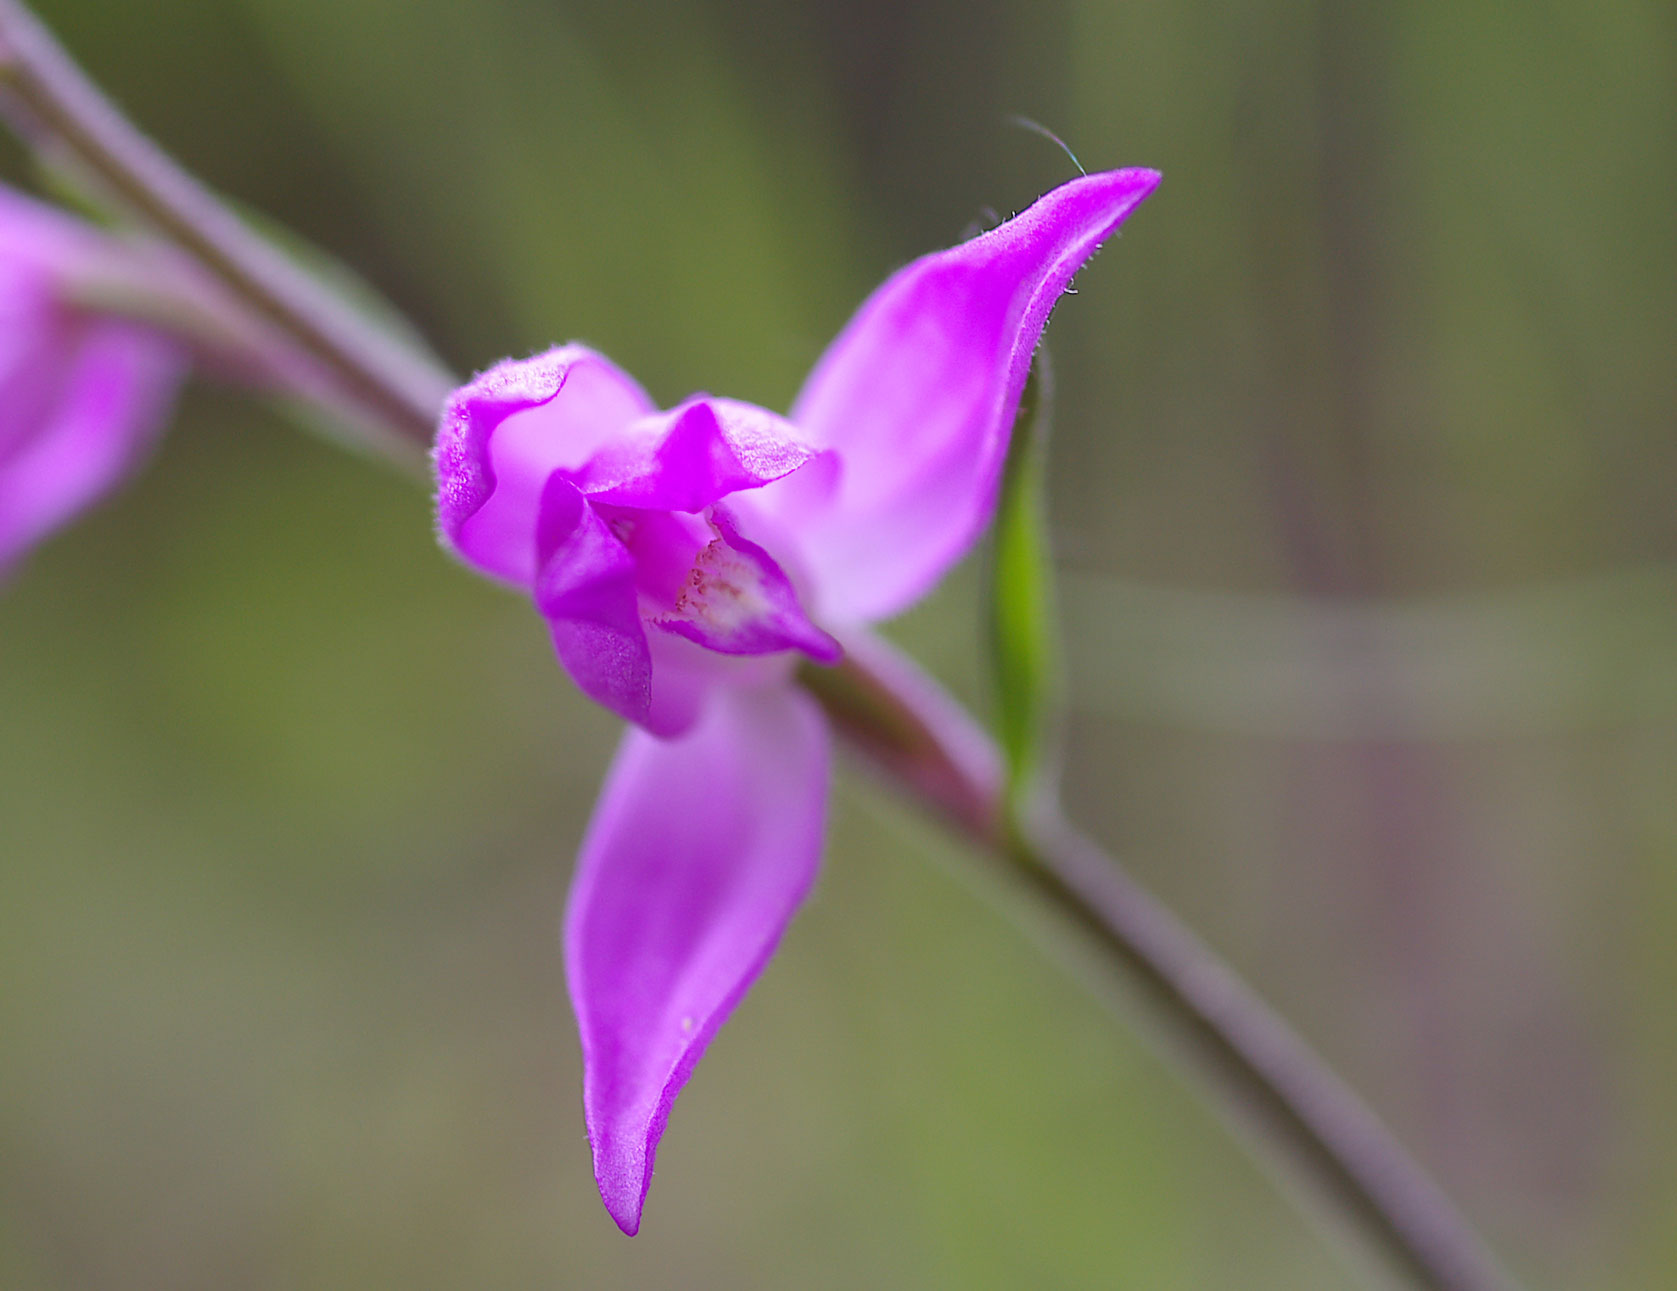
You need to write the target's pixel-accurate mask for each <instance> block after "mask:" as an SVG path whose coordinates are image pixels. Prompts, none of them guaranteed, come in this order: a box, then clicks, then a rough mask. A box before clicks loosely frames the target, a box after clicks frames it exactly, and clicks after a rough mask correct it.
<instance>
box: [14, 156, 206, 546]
mask: <svg viewBox="0 0 1677 1291" xmlns="http://www.w3.org/2000/svg"><path fill="white" fill-rule="evenodd" d="M125 254H127V251H126V247H125V245H124V244H122V243H120V242H118V241H117V240H116V239H114V238H112V237H110V236H108V235H106V234H104V233H102V232H100V231H99V230H98V229H96V228H95V227H94V226H92V225H90V224H86V223H84V222H82V221H81V220H78V219H76V218H74V217H73V216H70V215H66V214H64V213H63V212H60V211H58V210H55V209H54V208H52V207H50V206H46V205H43V204H42V203H39V202H36V201H33V200H32V199H30V198H27V197H24V196H23V195H22V194H20V193H17V192H14V191H12V190H10V189H7V188H4V187H0V575H4V574H5V573H6V572H7V571H8V570H9V569H10V568H11V567H12V566H13V565H15V564H16V562H17V561H18V560H19V558H20V557H22V556H23V555H24V553H25V552H27V551H28V550H29V549H30V548H31V547H33V546H34V545H35V544H36V543H38V542H40V541H41V540H42V539H43V538H45V537H47V536H48V535H49V534H51V533H52V532H53V531H54V530H56V529H58V528H60V527H61V526H63V525H64V524H67V523H68V522H69V521H70V520H72V519H74V518H75V516H76V515H77V514H79V513H80V512H81V511H83V510H84V509H86V508H87V507H89V506H91V505H93V504H94V503H95V502H97V501H98V500H99V499H100V498H102V497H104V496H105V495H106V494H107V493H109V492H110V491H111V490H112V489H114V488H115V487H116V486H117V485H119V484H120V483H121V482H122V481H123V480H124V479H125V478H126V477H127V476H128V474H129V473H130V472H131V471H133V470H134V469H135V468H136V467H137V466H138V465H139V463H140V462H141V461H142V460H143V458H144V457H145V455H146V453H147V451H148V450H149V449H150V448H151V446H152V444H153V443H154V441H155V440H156V437H157V433H158V431H159V430H160V428H161V427H162V424H163V419H164V417H165V415H166V413H167V411H168V406H169V402H170V400H171V398H172V396H173V393H174V390H175V388H176V385H177V383H178V382H179V380H180V378H181V376H182V374H183V373H184V371H185V366H186V358H185V355H184V353H183V352H182V351H181V349H180V348H179V347H178V346H177V345H176V344H174V343H173V342H172V341H170V340H169V339H167V338H166V337H164V336H163V335H162V334H161V333H159V332H157V331H154V330H153V329H151V328H148V327H145V326H143V325H141V324H138V323H132V322H128V321H125V320H122V319H117V318H112V317H109V316H106V315H102V314H98V313H95V312H92V311H89V310H86V309H83V308H80V307H79V306H77V305H76V304H74V303H73V302H72V299H71V288H72V287H73V286H74V285H75V284H76V283H77V282H78V281H79V280H80V279H82V278H83V277H84V275H86V274H88V273H89V272H90V271H93V270H95V269H97V268H98V267H99V266H102V265H107V264H108V263H109V262H110V261H111V260H112V259H113V257H115V258H121V257H122V256H124V255H125Z"/></svg>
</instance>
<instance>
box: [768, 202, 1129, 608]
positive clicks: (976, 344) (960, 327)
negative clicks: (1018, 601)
mask: <svg viewBox="0 0 1677 1291" xmlns="http://www.w3.org/2000/svg"><path fill="white" fill-rule="evenodd" d="M1158 182H1159V176H1158V174H1157V173H1156V172H1154V171H1151V170H1119V171H1111V172H1108V173H1105V174H1096V175H1088V176H1085V177H1083V178H1081V179H1074V180H1072V181H1071V182H1070V183H1067V184H1063V185H1061V186H1060V187H1059V188H1056V189H1054V190H1053V191H1052V192H1050V193H1048V194H1046V195H1045V196H1044V197H1042V198H1040V199H1039V200H1038V201H1037V202H1036V203H1035V204H1034V205H1032V206H1031V207H1030V208H1029V209H1027V210H1026V211H1024V212H1023V213H1022V214H1020V215H1018V216H1015V217H1014V218H1013V219H1011V220H1009V221H1007V222H1006V223H1005V224H1002V225H1000V226H999V227H997V228H995V229H992V230H990V231H989V232H988V233H985V234H982V235H980V236H979V237H976V238H973V239H972V240H971V241H970V242H966V243H963V244H962V245H960V246H958V247H954V248H952V249H950V250H948V251H941V252H937V253H936V254H933V255H929V256H925V257H923V258H922V259H919V260H916V261H915V262H913V263H912V264H910V265H908V266H907V267H906V268H904V269H902V270H900V271H899V272H897V273H896V274H894V275H892V277H891V278H889V279H888V280H887V281H886V282H885V283H884V285H883V286H881V287H880V288H879V289H878V290H877V291H876V292H874V294H873V295H872V296H871V297H869V298H868V300H867V301H866V302H864V304H863V305H862V307H861V308H860V309H859V310H858V311H857V312H856V315H855V316H854V317H853V318H852V319H851V321H850V323H849V324H848V325H847V326H846V327H845V328H844V330H843V331H842V332H841V333H840V334H839V336H838V339H837V340H835V341H834V342H833V344H832V345H831V346H830V347H828V349H827V352H826V354H825V355H823V356H822V358H821V361H820V362H819V363H818V364H817V365H816V367H815V370H814V372H812V373H811V374H810V378H809V381H808V382H807V383H806V384H805V386H804V388H803V392H802V393H801V394H800V395H799V396H798V400H797V402H796V404H795V405H794V406H793V409H792V420H793V421H794V422H795V423H796V424H797V425H798V426H799V427H801V428H802V429H803V430H805V431H806V432H807V433H809V434H810V435H812V437H813V438H814V439H815V440H816V441H817V442H819V443H821V444H823V445H824V446H826V447H830V448H831V449H832V450H833V452H834V454H835V456H836V458H837V461H838V469H837V472H836V475H835V474H834V473H833V472H832V471H831V470H827V471H816V470H810V471H805V472H800V473H799V474H798V475H795V476H793V477H791V478H790V479H788V480H786V481H784V482H782V483H781V484H777V485H773V486H771V487H770V488H768V489H766V490H764V491H763V493H762V495H761V496H760V498H758V499H756V500H754V504H755V505H757V506H759V507H761V508H762V509H764V510H765V511H766V512H769V513H772V515H773V517H774V518H775V519H777V520H778V521H779V522H780V523H781V525H782V526H783V527H785V528H786V529H788V530H789V531H793V532H795V534H796V537H797V541H798V545H799V548H800V551H801V553H802V557H803V560H804V563H805V565H806V566H807V567H808V568H809V569H810V570H811V572H812V574H813V576H814V579H815V582H816V583H817V586H818V588H819V592H820V604H819V612H820V613H821V614H822V615H823V616H825V617H827V618H828V619H830V620H833V621H839V622H856V621H866V620H872V619H879V618H884V617H888V616H890V615H892V614H895V613H897V612H898V611H900V610H902V609H904V608H906V607H907V606H908V605H909V604H911V603H912V602H913V601H915V600H917V599H918V598H919V597H920V596H922V595H924V594H925V593H926V592H927V591H928V590H929V589H930V588H931V586H932V584H933V583H935V582H936V581H937V579H938V578H939V577H941V575H942V574H943V573H944V572H945V571H946V570H947V569H948V568H949V566H950V565H952V564H953V563H954V562H955V561H956V560H958V559H959V558H960V556H961V555H962V554H963V553H964V552H965V551H966V550H967V548H968V547H970V546H971V545H972V543H973V541H974V540H975V539H976V538H977V536H978V534H979V532H980V530H981V529H982V528H983V526H984V524H985V523H986V522H987V521H988V519H989V516H990V512H991V510H992V509H993V507H994V505H995V497H996V486H997V481H998V478H999V475H1000V471H1001V465H1002V461H1003V458H1004V457H1005V455H1006V451H1007V440H1008V432H1009V429H1010V428H1011V426H1012V424H1013V419H1014V415H1015V412H1016V410H1017V408H1018V404H1019V396H1020V391H1021V390H1022V388H1023V387H1024V384H1025V377H1026V374H1027V372H1028V371H1029V369H1030V363H1031V354H1032V352H1033V351H1034V350H1035V349H1036V345H1037V341H1038V340H1039V339H1040V337H1041V335H1042V329H1043V327H1044V325H1045V324H1046V323H1047V321H1048V315H1049V312H1050V311H1051V310H1052V309H1053V307H1054V304H1055V303H1056V302H1057V301H1058V300H1059V298H1060V295H1061V293H1063V292H1064V291H1065V289H1066V287H1067V286H1068V285H1069V284H1070V282H1071V279H1072V276H1073V275H1074V274H1075V273H1076V272H1077V271H1078V269H1079V268H1081V267H1082V266H1083V264H1084V262H1085V261H1087V260H1088V259H1089V257H1090V256H1091V255H1093V254H1094V252H1095V250H1096V248H1097V247H1099V246H1100V244H1101V242H1103V241H1104V240H1105V239H1106V238H1107V237H1108V236H1110V235H1111V234H1112V232H1113V231H1114V230H1115V229H1116V228H1117V227H1118V226H1119V225H1120V224H1121V223H1123V221H1124V220H1125V218H1126V217H1127V216H1128V215H1129V214H1130V212H1131V211H1133V210H1134V209H1135V207H1136V206H1137V205H1138V204H1139V203H1140V202H1141V201H1142V199H1143V198H1145V197H1146V196H1147V195H1148V194H1149V193H1151V192H1152V191H1153V189H1154V188H1155V187H1156V186H1157V185H1158Z"/></svg>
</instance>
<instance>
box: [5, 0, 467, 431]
mask: <svg viewBox="0 0 1677 1291" xmlns="http://www.w3.org/2000/svg"><path fill="white" fill-rule="evenodd" d="M0 90H3V91H4V92H5V95H6V97H7V98H8V99H9V100H11V103H10V106H11V107H12V109H13V115H14V116H21V119H20V120H18V121H17V124H18V126H19V129H20V131H21V132H23V133H25V134H26V135H28V136H31V137H33V138H34V139H36V140H37V141H40V142H46V143H52V144H56V145H58V146H59V147H61V148H62V149H64V150H65V151H66V152H68V154H69V155H70V156H71V157H72V158H73V159H74V160H75V161H76V162H78V163H80V165H81V166H82V167H83V168H84V169H85V170H87V171H88V172H89V173H90V174H91V175H92V177H93V178H94V179H95V180H96V181H98V182H100V183H102V184H104V185H105V186H107V187H108V188H109V190H110V191H111V193H112V194H113V195H114V196H115V197H116V198H118V199H119V200H120V201H121V202H123V203H124V204H125V205H127V206H128V207H129V208H131V209H132V211H133V212H134V213H135V214H136V215H137V216H139V217H140V218H141V219H142V220H144V221H145V222H146V223H147V224H149V225H150V226H152V227H153V228H154V230H155V231H156V232H158V233H160V234H161V235H163V236H164V237H165V238H167V239H169V240H170V241H171V242H174V243H175V244H176V245H178V246H179V247H181V248H182V249H183V250H185V251H186V252H188V253H189V254H190V255H192V256H193V257H194V258H195V259H196V260H197V261H198V262H199V263H200V264H201V265H203V267H204V268H205V269H207V270H208V271H209V272H210V273H211V274H213V275H214V276H215V277H216V278H217V279H218V280H219V281H220V282H221V283H222V284H223V285H224V286H225V287H227V288H228V290H229V291H230V292H231V293H232V294H233V295H234V296H235V297H236V298H237V299H238V300H239V301H241V302H242V303H243V304H244V305H245V306H247V307H248V308H249V309H250V310H251V311H252V313H253V314H255V315H256V316H257V317H258V318H261V319H262V320H264V321H265V322H267V323H269V324H270V325H272V326H273V327H274V328H275V329H277V331H278V332H279V333H280V334H281V335H282V336H284V337H285V338H286V339H287V340H288V341H289V342H290V343H291V344H293V345H295V346H296V347H297V348H298V349H299V350H301V351H302V352H303V353H305V354H307V355H308V356H310V357H311V358H312V359H314V360H315V361H316V362H317V363H319V364H320V366H321V367H322V368H323V369H324V370H325V371H326V373H327V374H328V375H329V376H330V378H331V379H332V381H333V382H334V383H335V384H336V385H338V386H339V387H340V388H341V390H342V392H343V393H344V395H345V396H346V397H348V398H349V399H351V400H352V401H353V402H354V403H355V404H356V405H357V406H359V407H360V408H361V409H363V410H364V411H365V413H366V414H368V415H370V416H371V417H372V418H373V419H375V421H376V422H377V424H379V425H381V426H383V427H385V428H386V429H388V430H389V431H390V432H392V433H393V434H394V435H396V436H398V437H400V439H401V440H403V441H406V442H408V443H412V444H418V445H420V446H428V445H429V444H430V442H431V436H432V433H433V432H434V430H435V429H436V421H437V413H438V412H439V411H440V409H441V408H442V403H443V400H444V399H445V398H446V397H447V395H448V392H449V390H450V389H452V388H453V387H454V385H455V384H456V382H455V379H454V378H453V377H452V376H451V375H450V374H449V373H448V372H447V371H446V370H444V369H443V368H442V367H441V365H439V364H438V363H437V362H436V361H435V360H434V359H432V358H431V357H430V356H429V355H427V354H424V353H421V352H419V351H418V350H416V349H415V348H414V347H411V346H408V345H404V344H402V343H401V342H399V341H398V340H396V339H395V338H393V337H392V336H390V335H389V334H388V333H386V332H385V331H384V330H382V329H381V328H379V327H377V326H374V325H373V324H372V323H370V322H369V321H368V320H367V319H366V318H364V317H363V316H362V315H361V314H360V313H359V311H357V310H356V309H354V308H352V307H351V306H350V305H348V304H347V303H346V302H345V301H344V300H343V299H342V298H341V297H339V296H338V295H337V294H336V293H335V292H333V291H332V290H330V289H328V288H327V287H326V286H325V285H323V284H322V283H321V282H320V280H319V279H318V278H316V277H315V276H314V275H313V274H310V273H309V272H307V271H306V270H304V269H302V268H301V267H299V266H298V265H297V264H295V263H294V262H293V261H292V260H290V259H289V258H288V257H287V256H286V255H284V254H283V253H282V252H281V251H280V250H279V249H278V248H276V247H275V246H274V245H273V244H272V243H270V242H268V241H266V240H265V239H264V238H262V237H261V236H260V235H258V234H257V233H256V232H255V231H254V230H252V229H251V228H250V227H249V226H248V225H247V224H246V223H245V222H244V221H243V220H242V219H240V218H239V217H238V215H236V214H235V213H234V212H233V211H232V210H230V209H229V208H228V207H227V205H226V204H225V203H223V202H222V201H220V200H219V199H218V198H217V197H216V196H215V195H214V194H213V193H211V192H210V191H209V189H207V188H206V187H205V186H204V185H203V184H201V183H200V182H199V181H198V180H197V179H195V178H194V177H193V176H191V175H189V174H188V173H187V172H186V171H185V170H183V169H182V168H181V167H180V166H179V165H178V164H177V163H176V162H175V161H174V160H173V159H172V158H171V157H169V156H168V154H166V153H165V152H163V150H162V149H160V148H158V147H157V145H155V144H154V143H152V141H151V140H150V139H148V138H147V137H146V136H145V135H144V134H142V133H141V132H140V131H139V130H138V129H137V128H136V127H135V126H134V125H133V123H132V122H130V121H129V120H128V119H127V118H126V117H124V116H123V115H122V113H121V112H119V111H118V110H117V108H116V106H115V105H114V104H112V103H111V101H110V100H109V99H107V98H106V97H105V96H104V95H103V94H102V93H101V92H100V91H99V89H98V88H97V87H96V86H95V85H94V84H93V83H92V82H91V81H90V80H88V78H87V76H86V74H85V73H84V72H83V71H82V70H81V68H79V67H78V66H76V64H75V62H74V61H73V60H72V59H71V58H70V56H69V55H68V54H67V53H66V52H65V51H64V49H63V47H62V46H61V45H59V43H58V42H57V41H56V40H55V39H54V38H53V36H52V33H51V32H49V31H48V30H47V29H46V28H45V27H44V26H42V24H41V23H40V21H39V20H38V19H37V18H36V17H35V15H34V14H32V13H31V12H30V11H29V10H28V9H27V8H26V7H25V6H24V5H23V4H21V3H18V0H0ZM42 136H45V138H44V140H43V139H42Z"/></svg>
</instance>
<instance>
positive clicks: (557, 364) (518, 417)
mask: <svg viewBox="0 0 1677 1291" xmlns="http://www.w3.org/2000/svg"><path fill="white" fill-rule="evenodd" d="M652 408H653V404H652V400H651V399H649V398H648V397H647V395H646V392H645V391H644V390H642V389H641V388H640V386H639V385H637V384H636V383H635V381H634V379H633V378H632V377H630V376H629V375H628V374H627V373H625V372H624V371H623V370H622V369H621V368H619V367H617V366H616V365H615V364H614V363H612V362H611V361H610V360H609V359H606V358H604V357H603V356H601V355H599V354H596V353H595V352H594V351H593V350H590V349H587V348H586V347H584V346H581V345H565V346H560V347H559V348H557V349H552V350H549V351H547V352H546V353H545V354H538V355H536V356H535V357H534V358H529V359H518V360H508V361H507V362H504V363H497V364H496V365H495V366H494V367H492V368H490V369H489V371H487V372H485V373H483V374H482V375H480V376H479V377H478V378H477V379H476V380H474V381H473V382H471V384H469V385H465V386H462V387H461V388H460V389H458V390H456V391H455V392H454V394H453V395H452V396H451V397H450V398H449V401H448V404H447V405H446V406H445V407H444V409H443V415H442V421H441V423H440V424H439V425H438V427H437V445H436V451H435V454H434V459H435V466H436V473H437V526H438V528H439V530H440V531H441V533H442V536H443V538H444V540H445V541H446V542H447V543H448V544H449V545H450V546H452V547H453V548H454V550H455V551H456V552H458V553H459V554H460V555H461V556H462V557H464V558H465V559H466V560H467V561H468V562H470V563H471V564H472V565H474V566H476V567H477V568H478V569H479V570H481V571H482V572H484V573H486V574H489V575H490V576H491V577H494V578H500V579H503V580H505V581H507V582H509V583H513V584H515V585H516V586H518V587H522V588H524V589H526V590H528V589H529V588H530V587H531V584H532V582H533V580H534V578H535V575H536V567H537V554H536V528H537V519H538V511H539V508H540V503H541V497H542V489H543V487H544V486H545V485H546V483H547V481H548V478H549V477H550V476H551V475H552V474H553V473H554V472H555V471H560V470H575V469H576V468H578V467H580V466H581V465H582V464H583V463H584V462H586V461H587V460H588V459H589V458H590V457H591V456H593V455H594V453H595V452H596V451H598V449H599V448H600V446H601V444H603V443H604V442H606V440H607V439H608V438H609V437H610V436H612V435H614V434H617V433H619V432H621V431H622V429H623V428H624V427H625V426H627V425H628V424H629V423H630V422H632V421H634V420H635V419H636V418H637V417H641V416H644V415H645V414H646V413H648V412H650V411H652Z"/></svg>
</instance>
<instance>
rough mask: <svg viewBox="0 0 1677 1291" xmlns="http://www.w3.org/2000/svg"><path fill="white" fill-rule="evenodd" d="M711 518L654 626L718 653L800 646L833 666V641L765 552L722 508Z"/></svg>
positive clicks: (835, 644)
mask: <svg viewBox="0 0 1677 1291" xmlns="http://www.w3.org/2000/svg"><path fill="white" fill-rule="evenodd" d="M711 523H712V525H713V526H714V527H715V530H716V537H715V538H714V539H712V540H711V541H710V542H708V543H706V544H705V546H704V547H703V548H701V549H700V550H699V552H698V554H697V555H696V556H695V557H694V559H693V566H692V568H691V569H690V570H689V571H688V574H687V581H686V585H685V586H684V587H683V588H682V589H681V592H680V594H679V595H678V596H677V598H676V601H675V604H674V606H672V607H671V608H670V609H668V610H666V611H665V612H663V613H662V614H660V615H659V616H658V617H657V618H655V619H653V623H654V624H656V625H657V626H658V627H661V628H663V629H664V630H665V631H666V632H673V633H675V634H676V635H677V636H680V637H686V638H687V639H688V640H689V641H693V642H696V643H697V644H699V645H702V646H704V647H706V648H707V649H710V650H715V651H717V652H718V653H720V654H736V655H737V654H771V653H773V652H774V651H777V650H802V651H803V652H804V653H805V654H807V655H809V656H810V657H811V658H812V659H817V660H819V661H820V662H822V663H837V662H838V660H839V657H840V655H841V654H842V653H843V652H842V651H841V650H840V649H839V645H838V642H836V641H834V640H833V638H832V637H830V636H829V635H828V634H827V633H825V632H823V631H822V630H821V629H820V628H818V627H816V626H815V624H814V623H812V622H810V620H809V616H808V615H806V614H805V613H804V611H803V607H802V606H801V605H799V604H798V594H797V592H795V591H794V590H793V588H792V582H791V580H790V579H789V578H787V577H786V574H785V572H784V571H783V570H782V569H781V568H780V566H779V565H777V564H775V563H774V559H773V558H772V557H771V556H770V555H769V554H768V552H766V551H764V550H763V549H762V548H761V547H759V546H758V545H757V544H756V543H754V542H751V541H749V540H747V539H745V538H743V537H741V536H740V532H739V528H738V527H737V526H736V525H735V523H734V520H733V517H731V516H730V515H729V514H728V512H727V509H726V508H724V507H720V506H719V507H717V508H715V510H714V511H713V512H712V517H711Z"/></svg>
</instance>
